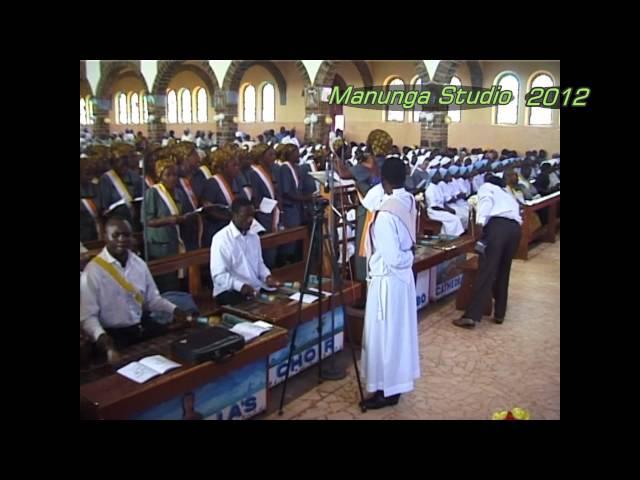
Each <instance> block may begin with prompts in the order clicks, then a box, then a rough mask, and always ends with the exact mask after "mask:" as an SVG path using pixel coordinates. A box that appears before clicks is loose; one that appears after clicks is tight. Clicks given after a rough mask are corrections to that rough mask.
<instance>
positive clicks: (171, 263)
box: [148, 226, 309, 312]
mask: <svg viewBox="0 0 640 480" xmlns="http://www.w3.org/2000/svg"><path fill="white" fill-rule="evenodd" d="M298 240H302V244H303V248H304V250H303V251H305V252H306V251H307V250H308V249H309V231H308V230H307V227H304V226H303V227H296V228H289V229H286V230H281V231H279V232H274V233H267V234H266V235H263V236H261V237H260V243H261V245H262V248H263V249H268V248H275V247H278V246H280V245H286V244H287V243H290V242H296V241H298ZM210 258H211V251H210V249H209V248H200V249H198V250H193V251H191V252H187V253H182V254H179V255H171V256H169V257H164V258H159V259H157V260H151V261H149V263H148V265H149V270H150V271H151V274H152V275H161V274H164V273H171V272H177V271H178V270H181V269H184V270H186V271H188V285H189V287H188V288H189V293H190V294H191V295H192V296H193V298H194V299H195V300H196V301H197V303H198V306H201V305H202V306H203V307H205V309H204V311H205V312H211V311H212V310H215V304H214V302H213V298H211V292H210V291H208V290H207V291H204V289H203V288H202V273H201V269H202V268H203V266H206V268H207V269H208V268H209V261H210ZM298 263H300V262H298ZM293 265H294V266H295V265H297V264H293ZM288 268H293V266H292V265H288V266H287V267H284V269H285V270H283V271H284V272H286V271H287V270H286V269H288ZM279 270H282V269H274V271H273V272H272V273H273V274H274V275H275V273H277V272H278V271H279Z"/></svg>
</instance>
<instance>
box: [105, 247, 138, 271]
mask: <svg viewBox="0 0 640 480" xmlns="http://www.w3.org/2000/svg"><path fill="white" fill-rule="evenodd" d="M131 255H133V253H132V252H131V250H129V254H128V255H127V263H126V264H125V267H126V266H127V265H128V264H129V262H130V260H131ZM100 256H101V257H102V258H104V259H105V260H106V261H107V262H109V263H116V264H118V265H119V266H121V267H122V264H121V263H120V261H119V260H117V259H116V258H115V257H114V256H113V255H111V254H110V253H109V250H107V247H106V246H105V247H104V248H103V249H102V251H101V252H100Z"/></svg>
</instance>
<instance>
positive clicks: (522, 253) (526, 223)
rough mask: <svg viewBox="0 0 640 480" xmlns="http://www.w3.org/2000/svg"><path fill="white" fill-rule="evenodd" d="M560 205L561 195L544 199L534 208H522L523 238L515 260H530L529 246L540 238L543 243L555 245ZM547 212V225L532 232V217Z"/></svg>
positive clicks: (533, 206)
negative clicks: (545, 210) (542, 211)
mask: <svg viewBox="0 0 640 480" xmlns="http://www.w3.org/2000/svg"><path fill="white" fill-rule="evenodd" d="M559 205H560V193H558V194H557V195H554V196H552V197H550V198H547V199H544V200H542V201H541V202H539V203H536V204H535V205H532V206H528V205H527V206H524V207H523V208H522V236H521V237H520V245H519V246H518V251H517V252H516V255H515V257H514V258H517V259H520V260H527V259H528V258H529V244H530V243H531V242H533V241H535V240H537V239H539V238H541V239H542V241H543V242H549V243H555V241H556V232H557V229H558V207H559ZM545 208H546V209H548V210H547V212H548V213H547V224H546V225H543V226H542V227H540V228H539V229H538V230H536V231H535V232H532V231H531V227H530V225H531V222H532V216H533V214H534V213H535V212H538V211H539V210H542V209H545Z"/></svg>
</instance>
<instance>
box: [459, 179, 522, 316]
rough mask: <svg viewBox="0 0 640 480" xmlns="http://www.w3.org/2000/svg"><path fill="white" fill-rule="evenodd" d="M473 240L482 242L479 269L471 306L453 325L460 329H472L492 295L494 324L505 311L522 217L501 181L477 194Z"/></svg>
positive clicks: (495, 180) (489, 183)
mask: <svg viewBox="0 0 640 480" xmlns="http://www.w3.org/2000/svg"><path fill="white" fill-rule="evenodd" d="M476 223H477V225H476V238H481V239H482V244H484V246H485V248H484V253H481V254H480V259H479V260H480V262H479V269H478V273H477V276H476V280H475V282H474V284H473V293H472V296H471V302H470V303H469V305H468V306H467V309H466V311H465V312H464V315H463V316H462V317H461V318H459V319H456V320H454V321H453V324H454V325H456V326H458V327H463V328H474V327H475V324H476V322H479V321H480V320H481V319H482V312H483V311H484V309H485V306H486V305H487V303H488V302H489V301H490V300H491V295H492V293H493V296H494V298H495V304H494V321H495V322H496V323H502V322H503V321H504V316H505V313H506V311H507V298H508V295H509V274H510V273H511V261H512V259H513V256H514V255H515V253H516V251H517V250H518V244H519V243H520V236H521V225H522V217H521V216H520V206H519V205H518V202H517V201H516V199H515V198H514V197H513V195H511V194H510V193H508V192H507V191H505V189H504V187H503V183H502V179H497V178H495V177H494V178H491V177H489V179H488V180H487V182H486V183H484V184H483V185H482V186H481V187H480V189H479V190H478V207H477V215H476Z"/></svg>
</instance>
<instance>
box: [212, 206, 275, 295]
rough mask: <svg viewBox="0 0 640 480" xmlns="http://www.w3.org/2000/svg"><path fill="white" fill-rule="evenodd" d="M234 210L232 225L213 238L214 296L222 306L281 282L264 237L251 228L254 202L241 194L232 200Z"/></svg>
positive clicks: (232, 209)
mask: <svg viewBox="0 0 640 480" xmlns="http://www.w3.org/2000/svg"><path fill="white" fill-rule="evenodd" d="M231 213H232V215H233V216H232V218H231V222H229V225H227V226H226V227H224V228H223V229H222V230H220V231H219V232H218V233H216V234H215V235H214V236H213V240H212V241H211V261H210V265H211V279H212V280H213V296H214V297H215V299H216V302H217V303H218V304H220V305H234V304H237V303H240V302H242V301H244V300H246V299H247V298H250V297H253V296H255V295H256V294H257V293H258V292H259V291H260V288H262V287H264V286H265V285H266V286H267V287H269V288H274V287H277V286H278V285H280V284H279V282H277V281H276V280H274V279H273V278H272V277H271V271H270V270H269V269H268V268H267V266H266V265H265V264H264V260H263V259H262V247H261V246H260V237H258V235H257V234H256V233H254V232H252V231H250V230H249V229H250V227H251V224H252V222H253V218H254V215H255V210H254V207H253V204H252V203H251V201H250V200H247V199H246V198H243V197H237V198H236V199H235V200H234V201H233V202H232V203H231Z"/></svg>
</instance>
